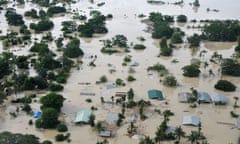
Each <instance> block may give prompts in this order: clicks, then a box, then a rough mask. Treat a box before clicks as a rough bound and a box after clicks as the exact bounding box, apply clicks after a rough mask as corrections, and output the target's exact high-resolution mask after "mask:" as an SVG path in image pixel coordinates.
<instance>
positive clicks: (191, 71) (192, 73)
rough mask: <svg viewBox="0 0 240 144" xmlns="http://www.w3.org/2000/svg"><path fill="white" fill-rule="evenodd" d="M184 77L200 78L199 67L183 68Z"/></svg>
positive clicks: (189, 66)
mask: <svg viewBox="0 0 240 144" xmlns="http://www.w3.org/2000/svg"><path fill="white" fill-rule="evenodd" d="M182 70H183V75H184V76H186V77H198V76H199V74H200V72H201V71H200V70H199V65H196V64H191V65H187V66H184V67H183V68H182Z"/></svg>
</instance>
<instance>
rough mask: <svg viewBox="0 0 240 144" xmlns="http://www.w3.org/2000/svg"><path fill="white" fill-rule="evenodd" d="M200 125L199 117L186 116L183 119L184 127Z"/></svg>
mask: <svg viewBox="0 0 240 144" xmlns="http://www.w3.org/2000/svg"><path fill="white" fill-rule="evenodd" d="M199 123H200V118H199V117H197V116H184V117H183V124H184V125H194V126H198V125H199Z"/></svg>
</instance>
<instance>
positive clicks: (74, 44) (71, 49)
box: [63, 38, 84, 58]
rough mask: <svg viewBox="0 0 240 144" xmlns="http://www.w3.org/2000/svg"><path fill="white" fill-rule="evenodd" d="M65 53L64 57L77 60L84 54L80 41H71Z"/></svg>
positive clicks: (74, 39) (75, 39)
mask: <svg viewBox="0 0 240 144" xmlns="http://www.w3.org/2000/svg"><path fill="white" fill-rule="evenodd" d="M63 52H64V56H67V57H69V58H76V57H79V56H82V55H83V54H84V53H83V51H82V50H81V49H80V40H79V39H77V38H73V39H72V40H71V41H69V42H68V43H67V45H66V47H65V48H64V51H63Z"/></svg>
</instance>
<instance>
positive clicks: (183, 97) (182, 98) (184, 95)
mask: <svg viewBox="0 0 240 144" xmlns="http://www.w3.org/2000/svg"><path fill="white" fill-rule="evenodd" d="M191 96H192V93H190V92H180V93H178V101H179V102H181V103H187V102H188V101H189V98H190V97H191Z"/></svg>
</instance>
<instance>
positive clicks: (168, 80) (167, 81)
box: [163, 75, 177, 87]
mask: <svg viewBox="0 0 240 144" xmlns="http://www.w3.org/2000/svg"><path fill="white" fill-rule="evenodd" d="M163 85H165V86H169V87H174V86H177V79H176V78H175V77H174V76H172V75H170V76H166V77H165V78H164V79H163Z"/></svg>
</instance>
